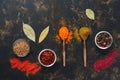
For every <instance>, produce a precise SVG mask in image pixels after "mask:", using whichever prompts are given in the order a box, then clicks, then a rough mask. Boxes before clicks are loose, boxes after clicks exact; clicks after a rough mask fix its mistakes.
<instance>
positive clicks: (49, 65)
mask: <svg viewBox="0 0 120 80" xmlns="http://www.w3.org/2000/svg"><path fill="white" fill-rule="evenodd" d="M45 51H50V52H52V54H53V55H54V61H53V62H52V63H51V64H48V65H46V64H44V63H42V61H41V59H40V57H41V55H42V54H43V52H45ZM48 54H49V53H48ZM56 58H57V57H56V53H55V52H54V51H53V50H51V49H43V50H42V51H41V52H40V53H39V55H38V61H39V63H40V64H41V65H42V66H44V67H51V66H53V65H54V64H55V62H56Z"/></svg>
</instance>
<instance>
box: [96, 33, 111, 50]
mask: <svg viewBox="0 0 120 80" xmlns="http://www.w3.org/2000/svg"><path fill="white" fill-rule="evenodd" d="M101 33H106V34H108V35H109V36H110V38H111V42H110V44H109V45H108V46H106V47H101V46H100V45H99V44H98V43H97V37H98V35H100V34H101ZM112 43H113V37H112V35H111V34H110V33H109V32H107V31H100V32H98V33H97V34H96V36H95V44H96V46H97V47H98V48H100V49H108V48H109V47H111V45H112Z"/></svg>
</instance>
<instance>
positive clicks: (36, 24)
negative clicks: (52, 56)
mask: <svg viewBox="0 0 120 80" xmlns="http://www.w3.org/2000/svg"><path fill="white" fill-rule="evenodd" d="M119 4H120V1H119V0H1V1H0V80H119V79H120V54H118V56H117V58H116V59H115V61H114V62H113V64H112V65H111V66H110V67H109V68H107V69H106V70H103V71H99V72H95V71H94V70H93V64H94V62H95V61H96V60H97V59H100V58H104V57H105V56H106V55H107V53H108V52H109V51H111V50H112V49H113V48H116V50H117V51H118V53H120V10H119V7H120V5H119ZM86 8H91V9H92V10H94V12H95V16H96V19H95V21H92V20H89V19H88V18H87V17H86V16H85V9H86ZM62 17H64V18H65V19H66V20H67V26H68V27H69V28H70V29H72V26H73V25H76V26H77V27H78V28H80V27H82V26H90V27H91V28H92V31H93V34H92V36H90V37H89V39H88V40H87V56H88V57H87V65H88V66H87V68H84V67H83V56H82V48H83V44H82V42H77V41H76V39H73V40H72V41H71V42H70V43H69V44H68V45H66V51H67V66H66V67H65V68H64V67H63V66H62V59H61V58H62V56H61V51H62V45H61V44H58V43H57V42H56V41H55V38H54V37H55V35H56V34H57V32H58V29H59V28H60V26H61V25H60V19H61V18H62ZM22 22H24V23H27V24H30V25H31V26H32V27H33V28H34V30H35V32H36V35H37V38H36V39H38V37H39V34H40V32H41V31H42V30H43V29H44V28H45V27H46V26H47V25H50V33H49V35H48V36H47V38H46V39H45V40H44V41H43V42H42V43H41V44H37V43H33V42H32V41H30V40H29V39H28V38H27V37H26V36H25V35H24V33H23V31H22ZM100 30H107V31H109V32H110V33H111V34H112V35H113V38H114V44H113V46H112V47H111V48H110V49H109V50H106V51H103V50H99V49H97V48H96V46H95V44H94V36H95V34H96V33H97V32H98V31H100ZM19 38H25V39H27V40H28V41H29V43H30V46H31V52H30V54H29V55H28V56H27V57H25V58H23V59H29V60H30V61H31V62H38V60H37V56H38V54H39V51H41V50H42V49H45V48H51V49H53V50H54V51H55V52H56V54H57V57H58V61H57V62H56V64H55V65H54V66H53V67H51V68H43V69H42V71H40V72H38V73H37V74H36V75H34V76H28V77H26V76H25V73H23V72H20V71H19V70H17V69H11V66H10V63H9V59H10V58H13V57H16V56H15V55H14V54H13V52H12V44H13V42H14V41H15V40H16V39H19ZM102 53H103V54H102Z"/></svg>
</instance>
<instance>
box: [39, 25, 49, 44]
mask: <svg viewBox="0 0 120 80" xmlns="http://www.w3.org/2000/svg"><path fill="white" fill-rule="evenodd" d="M48 32H49V26H47V27H46V28H45V29H44V30H43V31H42V32H41V34H40V36H39V43H41V42H42V41H43V40H44V39H45V38H46V36H47V35H48Z"/></svg>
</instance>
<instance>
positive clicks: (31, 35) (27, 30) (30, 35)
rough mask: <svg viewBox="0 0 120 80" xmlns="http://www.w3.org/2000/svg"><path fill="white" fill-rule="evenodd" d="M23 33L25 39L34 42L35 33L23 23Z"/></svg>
mask: <svg viewBox="0 0 120 80" xmlns="http://www.w3.org/2000/svg"><path fill="white" fill-rule="evenodd" d="M23 32H24V34H25V35H26V36H27V38H29V39H30V40H32V41H33V42H35V32H34V30H33V28H32V27H31V26H30V25H28V24H24V23H23Z"/></svg>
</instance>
